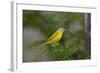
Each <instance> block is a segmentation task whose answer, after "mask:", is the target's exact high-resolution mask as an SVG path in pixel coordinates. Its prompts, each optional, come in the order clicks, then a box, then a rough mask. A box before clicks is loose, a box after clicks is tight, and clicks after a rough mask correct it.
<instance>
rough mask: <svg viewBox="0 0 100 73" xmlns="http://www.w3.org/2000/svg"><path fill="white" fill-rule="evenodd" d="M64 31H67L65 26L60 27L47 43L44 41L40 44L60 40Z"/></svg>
mask: <svg viewBox="0 0 100 73" xmlns="http://www.w3.org/2000/svg"><path fill="white" fill-rule="evenodd" d="M64 31H65V29H64V28H59V29H58V30H57V31H56V32H55V33H54V34H53V35H52V36H51V37H50V38H49V39H48V40H47V41H46V42H45V43H43V44H42V45H40V46H44V45H47V44H51V43H56V42H59V40H60V39H61V38H62V35H63V33H64Z"/></svg>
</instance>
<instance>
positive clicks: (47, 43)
mask: <svg viewBox="0 0 100 73" xmlns="http://www.w3.org/2000/svg"><path fill="white" fill-rule="evenodd" d="M47 44H48V42H45V43H43V44H41V45H40V46H39V47H42V46H45V45H47Z"/></svg>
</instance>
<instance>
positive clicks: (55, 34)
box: [48, 32, 57, 41]
mask: <svg viewBox="0 0 100 73" xmlns="http://www.w3.org/2000/svg"><path fill="white" fill-rule="evenodd" d="M55 36H57V32H55V33H54V34H53V35H52V36H51V37H50V38H49V39H48V41H49V40H51V39H52V38H54V37H55Z"/></svg>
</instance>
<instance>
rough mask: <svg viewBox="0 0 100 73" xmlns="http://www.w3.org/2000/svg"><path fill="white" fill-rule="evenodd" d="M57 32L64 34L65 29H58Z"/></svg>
mask: <svg viewBox="0 0 100 73" xmlns="http://www.w3.org/2000/svg"><path fill="white" fill-rule="evenodd" d="M57 31H58V32H64V31H66V29H64V28H62V27H61V28H59V29H58V30H57Z"/></svg>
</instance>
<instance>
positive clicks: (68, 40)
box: [23, 10, 91, 62]
mask: <svg viewBox="0 0 100 73" xmlns="http://www.w3.org/2000/svg"><path fill="white" fill-rule="evenodd" d="M90 18H91V14H90V13H78V12H56V11H35V10H23V62H41V61H62V60H84V59H91V47H90V46H91V45H90V44H91V43H90V42H91V41H90V40H91V34H90V33H91V31H90V30H91V28H90V27H91V26H90V25H91V19H90ZM60 27H63V28H65V29H66V30H67V31H66V32H64V35H63V37H62V39H61V40H60V42H59V45H55V44H51V45H46V46H44V47H41V48H38V46H39V45H41V44H42V43H44V42H45V41H46V40H47V39H48V38H49V37H50V36H51V35H52V34H53V33H54V32H55V31H56V30H57V29H59V28H60Z"/></svg>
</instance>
